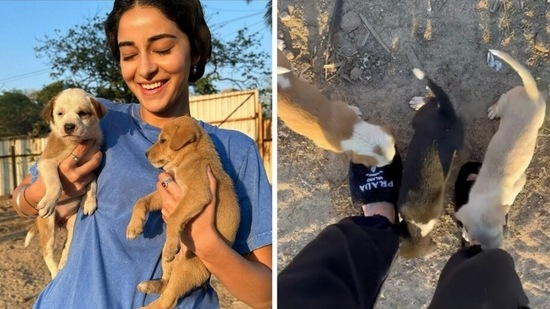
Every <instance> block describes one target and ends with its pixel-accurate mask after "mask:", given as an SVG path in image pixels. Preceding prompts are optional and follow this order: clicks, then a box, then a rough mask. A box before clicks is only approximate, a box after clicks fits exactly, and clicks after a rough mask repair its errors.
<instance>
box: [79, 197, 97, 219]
mask: <svg viewBox="0 0 550 309" xmlns="http://www.w3.org/2000/svg"><path fill="white" fill-rule="evenodd" d="M82 205H83V206H82V212H84V214H85V215H87V216H89V215H91V214H93V213H94V211H95V210H96V209H97V201H96V199H95V197H89V198H85V199H84V201H83V203H82Z"/></svg>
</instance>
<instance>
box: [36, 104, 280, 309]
mask: <svg viewBox="0 0 550 309" xmlns="http://www.w3.org/2000/svg"><path fill="white" fill-rule="evenodd" d="M101 102H102V103H103V104H104V105H105V106H106V107H107V109H108V110H109V112H108V113H107V115H106V116H105V117H104V118H103V119H102V120H101V129H102V132H103V135H104V143H103V146H102V148H101V149H102V151H103V162H102V163H101V166H100V169H99V171H98V179H97V182H98V190H97V201H98V208H97V210H96V211H95V213H94V214H93V215H91V216H85V215H84V214H83V213H82V210H79V212H78V214H77V216H78V217H77V219H76V223H75V228H74V236H73V240H72V243H71V247H70V250H69V256H68V259H67V262H66V264H65V266H64V268H63V269H62V270H61V271H60V272H59V274H58V275H57V276H56V277H55V279H54V280H53V281H52V282H51V283H49V284H48V285H47V286H46V288H45V289H44V290H43V291H42V293H41V294H40V295H39V297H38V299H37V301H36V303H35V308H56V309H57V308H93V309H97V308H109V309H111V308H113V309H114V308H121V309H128V308H137V307H141V306H144V305H147V304H149V303H150V302H152V301H153V300H155V299H156V298H157V297H158V294H150V295H147V294H143V293H141V292H139V291H138V290H137V288H136V287H137V285H138V284H139V283H140V282H142V281H144V280H150V279H159V278H161V271H162V269H161V253H162V247H163V245H164V240H165V224H164V222H163V220H162V217H161V215H160V211H155V212H152V213H150V214H149V217H148V219H147V221H146V223H145V227H144V232H143V234H142V235H140V236H139V237H138V238H136V239H134V240H127V239H126V226H127V225H128V222H129V220H130V215H131V212H132V209H133V207H134V204H135V202H136V201H137V200H138V199H139V198H140V197H143V196H145V195H147V194H149V193H151V192H152V191H154V190H156V187H155V186H156V183H157V181H158V179H157V175H158V174H159V173H160V170H159V169H156V168H154V167H153V166H152V165H151V164H150V163H149V162H148V161H147V158H146V157H145V151H146V150H147V149H148V148H149V147H151V145H152V144H153V143H154V142H155V141H156V140H157V137H158V134H159V132H160V130H159V129H158V128H156V127H153V126H150V125H148V124H146V123H144V122H143V121H141V117H140V116H139V105H138V104H116V103H112V102H109V101H106V100H101ZM199 123H200V124H201V126H202V127H203V128H204V129H205V130H206V131H207V132H208V134H209V135H210V137H211V138H212V141H213V143H214V145H215V147H216V150H217V151H218V153H219V155H220V158H221V161H222V164H223V168H224V170H225V171H226V172H227V173H228V174H229V176H230V177H231V178H232V179H233V182H234V184H235V190H236V192H237V196H238V199H239V204H240V209H241V223H240V227H239V230H238V232H237V238H236V240H235V243H234V245H233V248H234V250H235V251H237V252H238V253H240V254H245V253H248V252H251V251H253V250H255V249H257V248H260V247H263V246H266V245H269V244H271V243H272V228H271V216H272V214H271V187H270V185H269V183H268V181H267V177H266V174H265V170H264V167H263V164H262V160H261V158H260V156H259V153H258V151H257V147H256V144H255V143H254V141H253V140H252V139H250V138H249V137H248V136H246V135H244V134H242V133H240V132H237V131H231V130H224V129H219V128H217V127H214V126H211V125H209V124H206V123H203V122H199ZM34 172H35V173H36V170H34ZM205 172H206V171H205ZM218 307H219V303H218V297H217V295H216V293H215V291H214V289H213V288H212V287H211V286H210V285H208V286H207V287H206V288H203V287H200V288H196V289H194V290H193V291H191V292H190V293H188V294H187V295H186V296H185V297H184V298H182V299H181V300H180V302H179V303H178V306H177V308H218Z"/></svg>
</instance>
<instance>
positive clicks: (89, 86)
mask: <svg viewBox="0 0 550 309" xmlns="http://www.w3.org/2000/svg"><path fill="white" fill-rule="evenodd" d="M104 19H105V18H100V17H99V16H95V17H92V18H89V19H88V20H87V21H86V22H85V23H84V24H82V25H77V26H74V27H72V28H70V29H69V30H68V31H67V32H66V33H62V32H61V31H60V30H55V37H49V36H45V38H44V40H42V41H39V42H40V43H42V45H41V46H38V47H35V51H36V52H37V54H38V57H39V58H41V57H47V58H48V59H49V62H50V63H51V67H52V73H51V77H52V78H53V79H55V80H60V79H61V80H63V79H64V80H65V83H67V84H73V85H75V86H77V87H80V88H83V89H85V90H86V91H88V92H90V93H93V94H95V95H97V96H104V97H108V98H110V99H113V100H118V101H124V102H135V101H136V100H135V98H134V95H133V94H132V92H131V91H130V90H129V89H128V88H127V87H126V85H125V83H124V80H123V79H122V76H121V74H120V69H119V66H118V63H117V62H116V61H115V60H114V59H113V56H112V55H111V52H110V50H109V46H108V45H107V39H106V38H105V34H104V31H103V21H104Z"/></svg>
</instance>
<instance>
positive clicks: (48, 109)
mask: <svg viewBox="0 0 550 309" xmlns="http://www.w3.org/2000/svg"><path fill="white" fill-rule="evenodd" d="M56 99H57V95H56V96H55V97H53V98H52V99H51V100H50V102H48V104H46V106H44V109H42V113H41V115H42V118H44V120H45V121H46V122H47V123H53V122H54V119H53V107H54V106H55V100H56Z"/></svg>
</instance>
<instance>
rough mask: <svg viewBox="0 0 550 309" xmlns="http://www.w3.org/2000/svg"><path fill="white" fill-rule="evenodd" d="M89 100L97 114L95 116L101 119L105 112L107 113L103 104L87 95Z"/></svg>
mask: <svg viewBox="0 0 550 309" xmlns="http://www.w3.org/2000/svg"><path fill="white" fill-rule="evenodd" d="M88 98H89V100H90V103H92V106H93V107H94V110H95V112H96V114H97V118H98V119H101V118H102V117H103V116H105V114H107V109H106V108H105V106H103V104H101V103H99V101H98V100H97V99H96V98H94V97H88Z"/></svg>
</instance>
